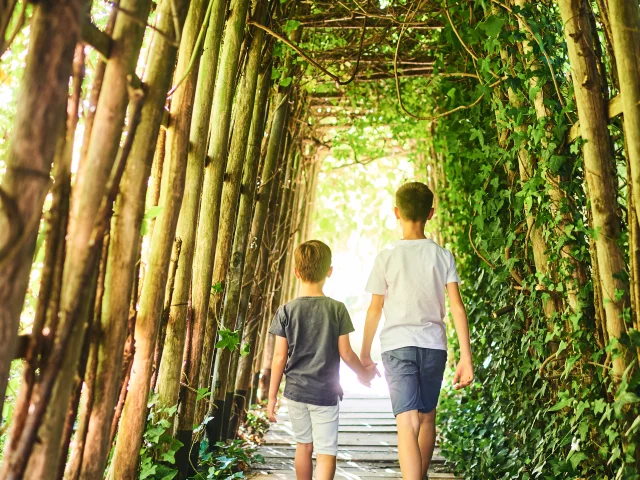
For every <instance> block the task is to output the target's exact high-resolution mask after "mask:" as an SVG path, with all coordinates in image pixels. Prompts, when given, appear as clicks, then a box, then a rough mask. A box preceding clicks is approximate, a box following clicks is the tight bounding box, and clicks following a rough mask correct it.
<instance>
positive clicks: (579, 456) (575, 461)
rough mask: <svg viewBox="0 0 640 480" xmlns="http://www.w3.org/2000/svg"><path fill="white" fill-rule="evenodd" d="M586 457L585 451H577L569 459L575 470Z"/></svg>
mask: <svg viewBox="0 0 640 480" xmlns="http://www.w3.org/2000/svg"><path fill="white" fill-rule="evenodd" d="M586 459H587V456H586V455H585V454H584V453H583V452H576V453H575V454H573V455H572V456H571V458H570V459H569V461H570V462H571V466H572V467H573V469H574V470H575V469H576V468H578V465H580V462H582V461H583V460H586Z"/></svg>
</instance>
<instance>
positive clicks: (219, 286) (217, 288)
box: [211, 282, 224, 293]
mask: <svg viewBox="0 0 640 480" xmlns="http://www.w3.org/2000/svg"><path fill="white" fill-rule="evenodd" d="M223 290H224V283H222V282H218V283H215V284H213V285H211V291H212V292H213V293H222V291H223Z"/></svg>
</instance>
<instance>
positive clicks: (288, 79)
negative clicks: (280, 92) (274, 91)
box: [280, 77, 293, 87]
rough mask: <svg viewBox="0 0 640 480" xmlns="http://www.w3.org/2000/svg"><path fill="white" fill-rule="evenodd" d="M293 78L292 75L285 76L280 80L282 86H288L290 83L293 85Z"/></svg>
mask: <svg viewBox="0 0 640 480" xmlns="http://www.w3.org/2000/svg"><path fill="white" fill-rule="evenodd" d="M292 80H293V78H291V77H285V78H283V79H282V80H280V86H281V87H288V86H289V85H291V81H292Z"/></svg>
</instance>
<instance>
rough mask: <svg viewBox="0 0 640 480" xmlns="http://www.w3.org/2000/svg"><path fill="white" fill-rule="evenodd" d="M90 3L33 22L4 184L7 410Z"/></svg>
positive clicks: (66, 4)
mask: <svg viewBox="0 0 640 480" xmlns="http://www.w3.org/2000/svg"><path fill="white" fill-rule="evenodd" d="M83 3H84V0H59V1H53V0H49V1H43V2H40V4H39V5H38V6H37V7H36V9H35V12H34V14H33V18H32V20H31V41H30V44H29V52H28V54H27V60H26V67H25V71H24V76H23V79H22V85H21V89H20V94H19V95H20V96H19V98H18V106H17V111H16V116H15V120H14V123H13V128H12V131H11V140H10V145H9V151H8V155H7V160H6V165H7V170H6V173H5V175H4V177H3V179H2V185H0V205H1V206H2V210H1V211H0V411H2V408H3V404H4V393H5V390H6V388H7V382H8V379H9V370H10V367H11V361H12V360H13V357H14V354H15V346H16V344H17V341H16V339H17V335H18V327H19V324H20V313H21V312H22V306H23V303H24V298H25V294H26V292H27V286H28V282H29V273H30V271H31V260H32V258H33V253H34V250H35V244H36V238H37V235H38V226H39V224H40V217H41V216H42V205H43V203H44V200H45V197H46V195H47V193H48V191H49V187H50V180H49V172H50V170H51V163H52V161H53V156H54V153H55V148H56V142H57V140H58V137H59V134H60V131H61V129H62V128H63V125H64V122H65V105H66V104H67V94H68V90H69V76H70V74H71V64H72V61H73V54H74V49H75V46H76V43H77V41H78V39H79V38H80V22H81V10H82V5H83Z"/></svg>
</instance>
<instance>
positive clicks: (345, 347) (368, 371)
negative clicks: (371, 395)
mask: <svg viewBox="0 0 640 480" xmlns="http://www.w3.org/2000/svg"><path fill="white" fill-rule="evenodd" d="M338 351H339V352H340V358H341V359H342V360H343V361H344V363H346V364H347V366H348V367H349V368H350V369H351V370H353V371H354V372H356V375H358V380H360V382H361V383H363V384H364V385H366V386H368V387H369V386H371V384H370V382H371V380H372V379H373V377H375V376H376V375H378V376H379V375H380V373H378V370H377V369H376V368H375V364H373V365H371V366H369V367H365V366H364V365H363V364H362V362H361V361H360V359H359V358H358V355H356V353H355V352H354V351H353V349H352V348H351V342H350V341H349V334H347V335H340V336H339V337H338Z"/></svg>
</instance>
